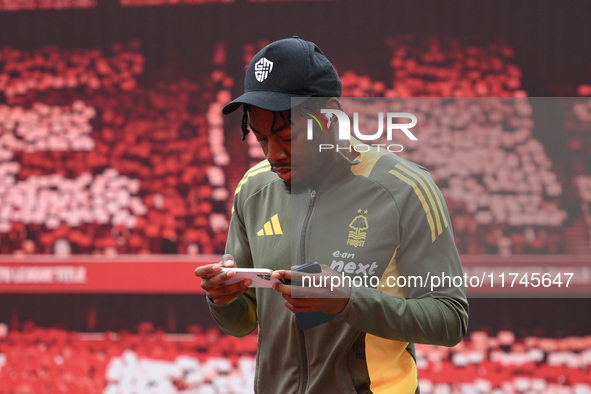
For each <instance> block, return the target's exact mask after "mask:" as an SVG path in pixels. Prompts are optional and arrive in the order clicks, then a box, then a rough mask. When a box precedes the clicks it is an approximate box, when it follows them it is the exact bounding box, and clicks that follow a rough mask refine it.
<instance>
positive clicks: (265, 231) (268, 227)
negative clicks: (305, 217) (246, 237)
mask: <svg viewBox="0 0 591 394" xmlns="http://www.w3.org/2000/svg"><path fill="white" fill-rule="evenodd" d="M281 234H283V231H282V230H281V225H280V224H279V217H278V216H277V215H273V217H272V218H271V220H269V221H268V222H267V223H265V225H264V226H263V228H262V229H260V230H259V231H258V232H257V235H258V236H259V237H262V236H263V235H281Z"/></svg>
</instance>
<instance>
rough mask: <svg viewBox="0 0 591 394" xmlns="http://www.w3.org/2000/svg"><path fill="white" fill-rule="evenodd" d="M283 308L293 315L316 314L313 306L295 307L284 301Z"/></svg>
mask: <svg viewBox="0 0 591 394" xmlns="http://www.w3.org/2000/svg"><path fill="white" fill-rule="evenodd" d="M285 306H286V307H287V309H289V310H290V311H292V312H293V313H302V312H317V311H318V310H317V308H315V307H314V306H309V305H307V306H299V307H298V306H295V305H293V304H292V303H290V302H289V301H285Z"/></svg>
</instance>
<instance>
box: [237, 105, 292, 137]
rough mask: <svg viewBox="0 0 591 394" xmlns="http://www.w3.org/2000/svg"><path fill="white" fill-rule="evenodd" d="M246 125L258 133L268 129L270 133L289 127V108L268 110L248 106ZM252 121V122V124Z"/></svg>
mask: <svg viewBox="0 0 591 394" xmlns="http://www.w3.org/2000/svg"><path fill="white" fill-rule="evenodd" d="M248 113H249V119H248V126H249V127H250V129H251V130H252V131H254V132H257V133H259V134H261V133H267V132H268V131H270V132H271V133H272V134H276V133H279V132H281V131H283V130H286V129H289V128H290V127H291V110H289V109H288V110H285V111H269V110H266V109H263V108H258V107H250V108H248ZM253 123H254V124H253Z"/></svg>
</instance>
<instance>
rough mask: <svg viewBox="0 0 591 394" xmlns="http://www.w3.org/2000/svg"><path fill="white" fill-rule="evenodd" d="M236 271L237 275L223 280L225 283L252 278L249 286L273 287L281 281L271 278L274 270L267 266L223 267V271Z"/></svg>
mask: <svg viewBox="0 0 591 394" xmlns="http://www.w3.org/2000/svg"><path fill="white" fill-rule="evenodd" d="M227 271H234V272H236V275H235V276H233V277H232V278H230V279H228V280H226V281H223V282H222V284H223V285H229V284H232V283H236V282H239V281H241V280H243V279H247V278H248V279H250V280H252V284H251V285H250V286H248V287H273V284H275V283H281V282H280V281H279V279H275V278H271V273H273V270H270V269H267V268H222V272H227Z"/></svg>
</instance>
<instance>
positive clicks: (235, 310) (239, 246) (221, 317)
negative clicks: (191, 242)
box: [206, 196, 258, 337]
mask: <svg viewBox="0 0 591 394" xmlns="http://www.w3.org/2000/svg"><path fill="white" fill-rule="evenodd" d="M237 202H238V196H236V198H235V201H234V212H233V213H232V219H231V220H230V227H229V230H228V241H227V243H226V254H231V255H232V256H234V260H235V261H236V265H237V267H239V268H252V267H253V262H252V255H251V253H250V247H249V244H248V235H247V233H246V227H245V225H244V222H243V220H242V218H241V214H240V210H239V207H238V205H239V204H238V203H237ZM206 300H207V305H208V306H209V310H210V312H211V315H212V316H213V318H214V320H215V321H216V322H217V324H218V325H219V326H220V328H221V329H222V331H224V332H225V333H226V334H229V335H233V336H236V337H243V336H245V335H248V334H250V333H251V332H253V331H254V330H255V328H257V325H258V319H257V312H256V311H257V307H256V290H255V289H249V290H247V291H246V292H245V293H244V294H242V295H241V296H240V297H238V298H237V299H236V300H235V301H234V302H232V303H230V304H227V305H216V304H214V303H213V302H211V300H210V299H208V298H207V297H206Z"/></svg>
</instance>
